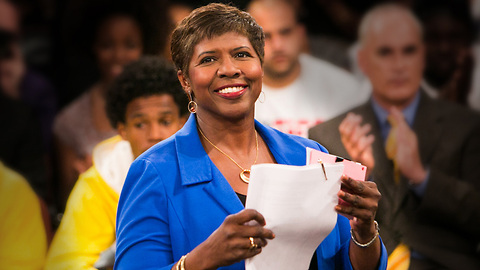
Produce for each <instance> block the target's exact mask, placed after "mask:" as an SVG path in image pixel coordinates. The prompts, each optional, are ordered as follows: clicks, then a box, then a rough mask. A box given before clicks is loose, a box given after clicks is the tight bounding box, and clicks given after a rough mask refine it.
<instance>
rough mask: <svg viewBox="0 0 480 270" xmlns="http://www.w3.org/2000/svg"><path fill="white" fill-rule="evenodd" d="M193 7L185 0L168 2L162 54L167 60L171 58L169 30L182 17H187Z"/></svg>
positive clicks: (170, 30) (173, 27)
mask: <svg viewBox="0 0 480 270" xmlns="http://www.w3.org/2000/svg"><path fill="white" fill-rule="evenodd" d="M192 10H193V8H192V6H191V5H190V4H188V3H187V2H182V1H175V2H173V1H171V2H170V3H168V19H169V33H168V39H167V40H166V43H165V44H166V46H165V50H164V56H165V58H166V59H168V60H170V61H171V60H172V55H171V53H170V40H171V32H172V31H173V29H175V27H177V25H178V24H179V23H180V22H181V21H182V20H183V18H185V17H187V15H188V14H190V12H192Z"/></svg>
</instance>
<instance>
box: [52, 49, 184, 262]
mask: <svg viewBox="0 0 480 270" xmlns="http://www.w3.org/2000/svg"><path fill="white" fill-rule="evenodd" d="M106 98H107V100H106V102H107V112H108V117H109V120H110V122H111V124H112V125H113V126H115V127H116V130H117V132H118V133H119V134H120V135H119V136H115V137H113V138H110V139H107V140H105V141H103V142H101V143H100V144H98V145H97V146H96V147H95V150H94V152H93V161H94V166H92V167H91V168H90V169H88V170H87V171H86V172H85V173H83V174H81V175H80V178H79V180H78V181H77V183H76V185H75V187H74V189H73V191H72V193H71V195H70V197H69V199H68V203H67V208H66V211H65V214H64V216H63V219H62V222H61V223H60V227H59V228H58V230H57V232H56V235H55V237H54V240H53V242H52V245H51V248H50V250H49V253H48V259H47V265H46V269H92V267H96V268H101V269H103V268H104V267H108V266H110V267H111V266H113V260H114V258H115V248H114V247H115V217H116V209H117V204H118V199H119V196H120V191H121V190H122V186H123V183H124V181H125V177H126V175H127V171H128V169H129V167H130V164H131V163H132V162H133V159H134V158H136V157H138V156H139V155H140V154H141V153H142V152H144V151H145V150H147V149H148V148H149V147H150V146H152V145H154V144H155V143H157V142H160V141H162V140H164V139H166V138H168V137H169V136H170V135H172V134H174V133H175V132H176V131H177V130H178V129H180V128H181V127H182V126H183V124H184V123H185V121H186V117H187V113H188V110H187V104H188V99H187V96H186V95H185V93H184V92H183V90H182V87H181V85H180V83H179V82H178V80H177V77H176V71H175V70H174V69H173V66H171V65H170V63H168V62H167V61H166V60H164V59H160V58H156V57H145V58H141V59H140V60H138V61H136V62H134V63H131V64H129V65H127V66H126V67H125V69H124V71H123V72H122V74H120V76H119V77H118V78H117V79H116V80H115V81H114V82H113V85H112V86H111V88H110V89H109V90H108V92H107V93H106ZM110 248H111V249H110ZM102 252H103V253H102Z"/></svg>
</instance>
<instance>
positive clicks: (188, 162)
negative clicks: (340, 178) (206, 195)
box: [175, 114, 306, 185]
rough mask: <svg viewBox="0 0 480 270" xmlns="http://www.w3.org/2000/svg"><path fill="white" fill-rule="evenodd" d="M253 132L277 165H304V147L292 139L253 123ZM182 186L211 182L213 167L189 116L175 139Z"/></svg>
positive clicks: (194, 119) (191, 116) (194, 120)
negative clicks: (262, 141) (255, 132)
mask: <svg viewBox="0 0 480 270" xmlns="http://www.w3.org/2000/svg"><path fill="white" fill-rule="evenodd" d="M255 128H256V129H257V131H258V134H259V135H260V136H261V137H262V138H263V140H264V141H265V143H266V144H267V146H268V148H269V149H270V151H271V152H272V154H273V156H274V158H275V160H276V161H277V163H279V164H287V165H297V166H301V165H305V163H306V150H305V147H304V146H302V145H301V144H299V143H298V142H296V141H295V140H294V139H293V138H292V137H290V136H288V135H286V134H283V133H280V132H278V131H275V130H273V129H272V128H270V127H267V126H264V125H262V124H260V123H259V122H258V121H256V120H255ZM175 141H176V143H175V145H176V150H177V153H178V164H179V167H180V174H181V179H182V185H193V184H197V183H202V182H208V181H211V180H212V179H213V169H212V166H214V165H213V163H212V161H211V160H210V157H209V156H208V155H207V153H206V152H205V149H204V148H203V145H202V143H201V141H200V137H199V134H198V131H197V120H196V117H195V115H194V114H191V115H190V117H189V118H188V120H187V122H186V123H185V125H184V126H183V128H182V129H180V130H179V131H178V133H177V134H176V137H175Z"/></svg>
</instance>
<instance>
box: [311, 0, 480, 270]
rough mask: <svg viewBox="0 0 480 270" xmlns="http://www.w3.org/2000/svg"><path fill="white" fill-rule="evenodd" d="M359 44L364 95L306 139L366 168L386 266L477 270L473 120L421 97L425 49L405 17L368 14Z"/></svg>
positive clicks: (476, 119) (479, 238)
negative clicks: (366, 83) (375, 194)
mask: <svg viewBox="0 0 480 270" xmlns="http://www.w3.org/2000/svg"><path fill="white" fill-rule="evenodd" d="M359 36H360V51H359V54H358V57H359V64H360V67H361V68H362V70H363V71H364V73H365V74H366V75H367V77H368V78H369V79H370V81H371V82H372V85H373V89H372V97H371V99H370V101H368V102H367V103H365V104H363V105H361V106H359V107H357V108H355V109H353V110H352V111H351V113H349V114H343V115H341V116H339V117H337V118H334V119H332V120H331V121H328V122H325V123H322V124H320V125H318V126H316V127H314V128H312V129H310V131H309V136H310V137H311V138H312V139H315V140H317V141H318V142H320V143H321V144H323V145H324V146H325V147H327V148H328V149H329V150H330V151H331V153H333V154H336V155H340V156H344V157H347V158H350V159H353V160H355V161H358V162H361V163H363V164H365V165H367V166H368V170H369V172H370V175H371V176H372V178H373V181H375V182H376V183H377V186H378V188H379V190H380V192H381V193H382V200H381V201H380V203H379V207H378V211H377V220H378V223H379V224H380V227H381V228H382V230H381V231H380V235H381V236H382V240H383V241H384V242H385V245H386V247H387V250H388V252H389V254H390V257H389V264H395V263H399V264H400V263H405V264H406V265H408V264H410V269H480V230H479V229H478V228H480V171H479V170H478V168H479V167H480V116H479V115H478V114H476V113H474V112H472V111H469V110H468V109H466V108H463V107H461V106H459V105H457V104H453V103H450V102H446V101H442V100H439V99H432V98H430V97H428V96H427V95H426V94H425V93H424V92H423V91H422V90H421V88H420V82H421V80H422V75H423V69H424V66H425V60H424V56H425V48H424V44H423V42H422V29H421V25H420V22H419V21H418V20H417V19H416V18H415V17H414V15H413V14H412V13H411V12H410V11H409V10H407V9H405V8H402V7H401V6H397V5H392V4H390V5H383V6H379V7H377V8H375V9H373V10H372V11H370V12H369V13H368V14H367V15H366V16H365V17H364V19H363V20H362V23H361V25H360V30H359ZM332 130H337V132H335V133H332V132H331V131H332ZM325 134H329V135H330V136H325ZM400 251H402V252H400ZM399 253H403V255H404V257H403V259H399V257H396V256H395V255H397V254H399ZM408 258H410V261H408ZM404 259H407V260H404ZM402 269H405V268H402Z"/></svg>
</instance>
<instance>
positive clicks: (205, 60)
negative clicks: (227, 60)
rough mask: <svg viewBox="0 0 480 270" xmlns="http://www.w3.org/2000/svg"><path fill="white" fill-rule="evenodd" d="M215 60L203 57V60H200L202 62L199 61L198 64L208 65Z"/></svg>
mask: <svg viewBox="0 0 480 270" xmlns="http://www.w3.org/2000/svg"><path fill="white" fill-rule="evenodd" d="M214 60H215V59H214V58H213V57H210V56H209V57H205V58H202V60H201V61H200V64H205V63H210V62H213V61H214Z"/></svg>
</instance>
